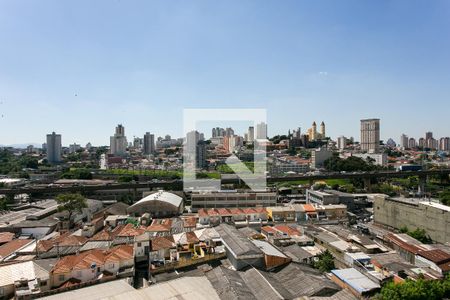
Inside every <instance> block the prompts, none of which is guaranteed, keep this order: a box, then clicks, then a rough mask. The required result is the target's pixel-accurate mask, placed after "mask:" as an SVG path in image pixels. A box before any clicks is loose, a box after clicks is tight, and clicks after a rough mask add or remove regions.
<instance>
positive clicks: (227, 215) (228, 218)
mask: <svg viewBox="0 0 450 300" xmlns="http://www.w3.org/2000/svg"><path fill="white" fill-rule="evenodd" d="M217 213H218V214H219V216H220V222H221V223H232V222H233V214H232V213H231V212H230V211H229V210H228V209H226V208H218V209H217Z"/></svg>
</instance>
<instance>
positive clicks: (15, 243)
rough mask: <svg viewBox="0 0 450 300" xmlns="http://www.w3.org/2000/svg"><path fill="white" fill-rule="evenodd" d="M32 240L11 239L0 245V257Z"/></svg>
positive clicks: (11, 252)
mask: <svg viewBox="0 0 450 300" xmlns="http://www.w3.org/2000/svg"><path fill="white" fill-rule="evenodd" d="M31 241H32V240H12V241H10V242H8V243H6V244H4V245H1V246H0V257H6V256H8V255H10V254H13V253H14V252H16V251H17V250H19V249H20V248H22V247H23V246H25V245H26V244H28V243H30V242H31Z"/></svg>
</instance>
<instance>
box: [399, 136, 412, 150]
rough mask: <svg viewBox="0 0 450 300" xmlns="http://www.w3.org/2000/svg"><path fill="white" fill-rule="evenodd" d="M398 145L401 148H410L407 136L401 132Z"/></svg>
mask: <svg viewBox="0 0 450 300" xmlns="http://www.w3.org/2000/svg"><path fill="white" fill-rule="evenodd" d="M400 147H401V148H402V149H407V148H410V147H409V139H408V136H407V135H406V134H402V135H401V136H400Z"/></svg>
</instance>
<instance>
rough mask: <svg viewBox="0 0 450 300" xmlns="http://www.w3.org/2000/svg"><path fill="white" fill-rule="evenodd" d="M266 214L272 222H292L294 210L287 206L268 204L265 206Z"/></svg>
mask: <svg viewBox="0 0 450 300" xmlns="http://www.w3.org/2000/svg"><path fill="white" fill-rule="evenodd" d="M266 210H267V215H268V217H269V219H270V220H272V221H274V222H293V221H295V210H294V209H293V208H292V207H289V206H270V207H266Z"/></svg>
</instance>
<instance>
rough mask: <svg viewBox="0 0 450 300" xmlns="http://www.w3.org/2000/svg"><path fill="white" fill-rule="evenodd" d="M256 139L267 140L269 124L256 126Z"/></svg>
mask: <svg viewBox="0 0 450 300" xmlns="http://www.w3.org/2000/svg"><path fill="white" fill-rule="evenodd" d="M256 139H258V140H265V139H267V124H266V123H264V122H261V123H259V124H256Z"/></svg>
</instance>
